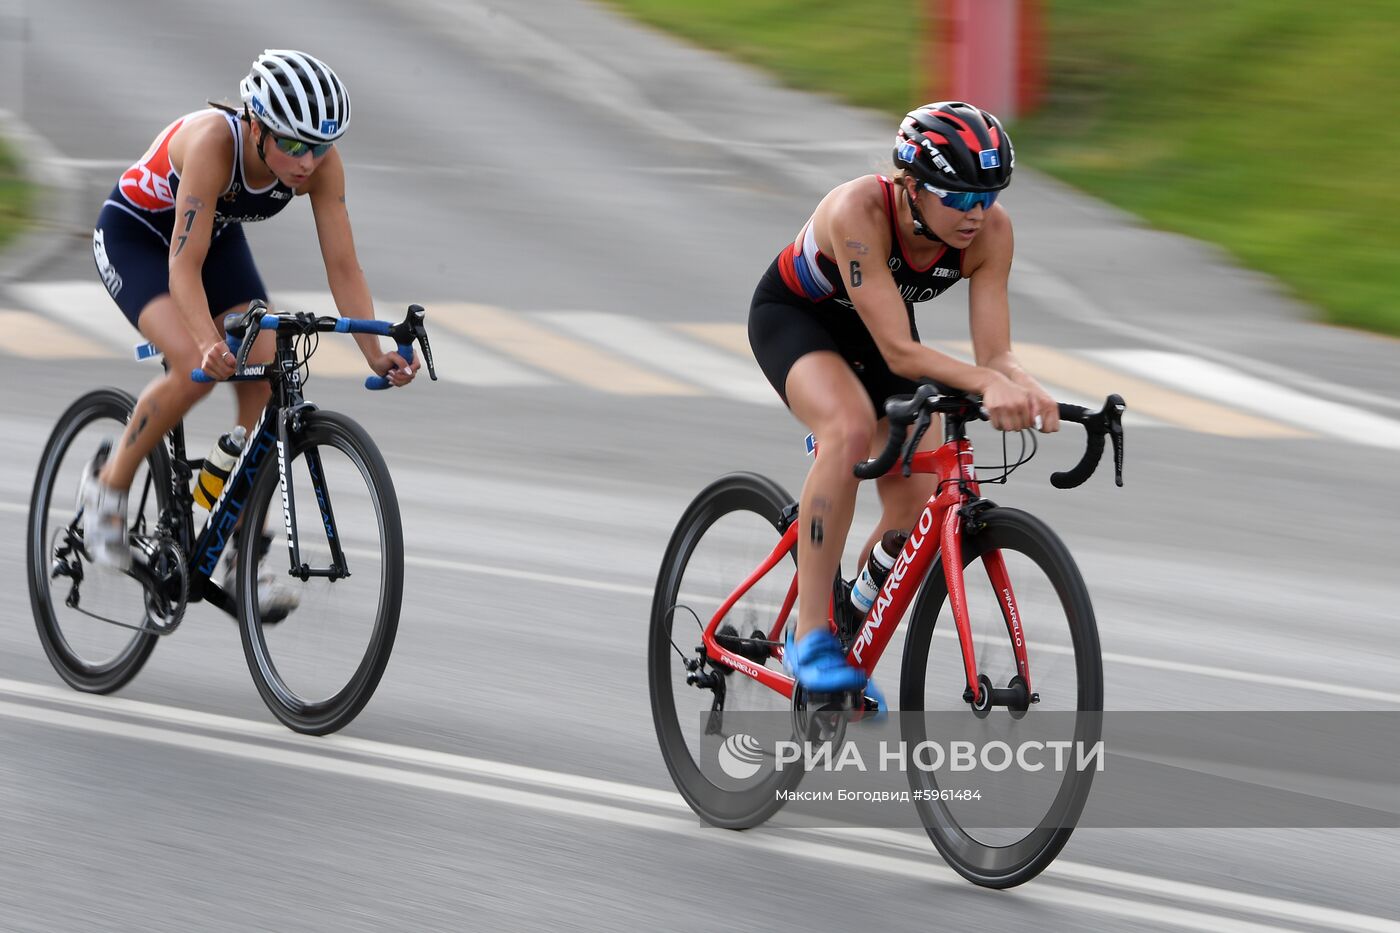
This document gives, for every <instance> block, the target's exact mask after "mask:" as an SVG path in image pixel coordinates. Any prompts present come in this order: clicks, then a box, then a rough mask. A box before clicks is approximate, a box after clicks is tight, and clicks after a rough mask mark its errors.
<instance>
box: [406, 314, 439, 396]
mask: <svg viewBox="0 0 1400 933" xmlns="http://www.w3.org/2000/svg"><path fill="white" fill-rule="evenodd" d="M427 313H428V312H427V311H425V310H424V309H423V306H422V305H409V306H408V317H409V320H411V321H412V322H413V324H412V327H413V336H414V338H415V339H417V341H418V345H419V346H420V347H422V348H423V362H424V363H426V364H427V366H428V378H429V379H431V380H432V381H434V382H437V368H436V367H434V366H433V348H432V347H431V346H430V345H429V344H428V328H427V325H426V324H425V323H424V322H423V318H424V316H425V315H427Z"/></svg>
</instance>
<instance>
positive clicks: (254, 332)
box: [233, 308, 264, 375]
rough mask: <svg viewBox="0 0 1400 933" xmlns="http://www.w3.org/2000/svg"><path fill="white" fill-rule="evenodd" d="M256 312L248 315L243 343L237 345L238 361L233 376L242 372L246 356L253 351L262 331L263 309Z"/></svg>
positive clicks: (246, 360) (246, 359) (234, 366)
mask: <svg viewBox="0 0 1400 933" xmlns="http://www.w3.org/2000/svg"><path fill="white" fill-rule="evenodd" d="M257 310H258V313H256V314H249V315H248V320H247V327H245V328H244V330H243V341H242V343H240V344H239V345H238V359H237V361H236V362H235V363H234V365H233V372H234V375H237V374H238V373H239V372H242V370H243V367H244V366H245V365H246V364H247V362H248V354H249V353H251V352H252V351H253V343H254V342H255V341H257V339H258V334H259V333H260V332H261V331H262V311H263V310H264V309H262V308H259V309H257Z"/></svg>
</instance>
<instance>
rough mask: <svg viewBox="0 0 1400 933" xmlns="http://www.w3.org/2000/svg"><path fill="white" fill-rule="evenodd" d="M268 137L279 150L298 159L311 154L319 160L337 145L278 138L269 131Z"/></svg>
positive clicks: (283, 137)
mask: <svg viewBox="0 0 1400 933" xmlns="http://www.w3.org/2000/svg"><path fill="white" fill-rule="evenodd" d="M264 129H266V127H264ZM267 135H268V136H271V137H272V141H273V142H274V143H275V144H276V145H277V148H278V149H279V150H281V151H282V152H285V153H286V154H287V155H289V156H295V157H297V158H300V157H301V156H303V155H305V154H306V153H307V152H310V153H311V156H312V158H315V159H319V158H320V157H321V156H323V155H325V154H326V152H327V151H328V150H329V149H330V148H331V146H334V145H335V143H307V142H302V141H301V140H300V139H292V138H291V137H289V136H278V135H277V134H276V133H274V132H272V131H271V130H267Z"/></svg>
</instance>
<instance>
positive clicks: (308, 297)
mask: <svg viewBox="0 0 1400 933" xmlns="http://www.w3.org/2000/svg"><path fill="white" fill-rule="evenodd" d="M270 297H271V298H272V300H273V302H274V303H275V304H276V305H277V306H278V307H281V308H285V309H286V310H288V311H310V312H311V313H312V314H338V313H339V312H338V311H337V310H336V307H335V300H334V299H333V298H332V297H331V295H330V293H329V292H310V291H307V292H299V291H281V292H276V293H274V294H272V295H271V296H270ZM407 307H408V303H407V302H401V303H395V302H389V301H384V300H382V299H375V313H376V316H377V317H379V318H380V319H381V320H386V321H393V320H403V314H404V309H405V308H407ZM431 315H432V311H431V309H430V310H429V317H428V327H429V330H428V342H429V343H430V344H432V348H433V365H434V366H435V367H436V368H437V374H438V378H439V379H444V380H446V381H448V382H456V383H461V384H463V385H471V386H543V385H550V384H551V383H553V381H554V380H552V379H550V378H549V377H548V376H546V375H544V374H543V373H539V372H536V371H535V370H533V369H529V368H527V367H525V366H520V365H518V364H516V363H514V362H512V361H511V360H509V359H507V358H505V357H503V356H501V354H499V353H497V352H495V351H494V350H489V349H487V348H486V347H483V346H481V345H480V344H478V343H476V342H474V341H471V340H467V339H465V338H462V337H458V336H455V335H453V334H451V333H444V332H443V330H442V328H437V329H433V327H432V316H431ZM337 340H339V341H343V344H342V345H341V347H339V348H338V349H339V350H340V353H341V354H344V353H347V352H348V353H352V354H353V356H354V357H358V358H359V361H358V365H357V366H355V367H353V369H354V372H352V373H350V375H354V374H355V373H360V372H362V373H363V374H364V375H366V376H368V375H369V374H370V373H369V367H368V366H366V365H365V364H364V360H363V357H360V354H359V352H358V349H357V348H356V346H355V342H354V340H353V338H351V337H350V336H349V335H339V334H322V335H321V341H320V344H319V345H318V349H317V353H318V354H319V353H320V347H324V346H326V344H327V343H329V342H334V341H337ZM380 344H381V346H383V347H384V348H385V349H388V346H389V341H387V340H381V341H380ZM336 363H337V367H336V369H337V372H336V374H337V375H341V374H344V373H341V372H340V369H341V368H342V367H341V366H340V365H339V364H340V358H336ZM316 372H317V369H316V361H315V360H314V359H313V360H312V363H311V374H312V375H313V376H314V375H316ZM421 372H422V374H423V376H424V378H426V376H427V372H428V371H427V369H426V368H424V369H423V370H422V371H421Z"/></svg>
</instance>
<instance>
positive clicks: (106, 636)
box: [25, 389, 170, 693]
mask: <svg viewBox="0 0 1400 933" xmlns="http://www.w3.org/2000/svg"><path fill="white" fill-rule="evenodd" d="M135 405H136V400H135V399H134V398H132V397H131V396H130V395H129V394H127V393H126V392H123V391H121V390H119V389H97V390H94V391H92V392H89V393H87V394H86V395H84V396H83V397H82V398H80V399H78V400H77V401H76V402H74V403H73V404H72V405H70V406H69V407H68V410H67V411H65V412H64V413H63V414H62V415H60V416H59V419H58V422H57V424H55V425H54V429H53V432H52V433H51V434H50V435H49V441H48V443H47V444H46V445H45V446H44V453H43V456H42V457H41V458H40V460H39V470H38V473H37V475H36V476H35V479H34V492H33V495H32V496H31V497H30V500H29V523H28V528H27V534H26V536H25V537H26V551H27V562H28V579H29V602H30V605H31V607H32V608H33V611H34V624H35V626H36V627H37V628H38V630H39V641H40V642H41V643H42V644H43V646H44V653H45V654H47V655H48V658H49V662H50V663H51V664H52V665H53V668H54V670H55V671H57V672H58V674H59V676H60V677H62V678H63V679H64V681H66V682H67V683H68V685H69V686H71V687H73V688H75V689H77V690H82V691H85V692H88V693H111V692H112V691H114V690H117V689H118V688H120V687H121V686H123V685H124V684H126V683H127V682H128V681H130V680H131V678H133V677H135V676H136V674H137V672H138V671H140V670H141V667H142V665H144V664H145V663H146V659H147V658H149V657H150V655H151V651H152V650H153V649H154V648H155V645H156V639H157V638H158V637H159V636H157V635H155V634H152V633H150V632H142V631H138V630H137V629H139V628H140V627H141V626H143V625H144V624H145V622H146V612H147V605H146V598H145V594H144V592H143V590H142V588H141V585H140V584H139V583H138V582H137V581H136V580H134V579H132V578H131V577H129V576H126V575H122V574H117V573H112V572H109V571H106V570H104V569H101V568H94V567H93V566H92V564H91V563H90V562H88V561H87V560H86V559H85V558H84V557H83V555H82V552H81V551H80V550H78V548H77V546H76V545H79V544H81V541H82V528H81V526H80V524H79V523H78V522H77V519H76V515H77V497H78V490H79V486H80V483H81V480H82V472H83V468H84V467H85V466H86V464H87V461H88V459H89V458H90V457H91V456H92V455H93V454H94V452H95V451H96V450H97V448H98V446H99V444H100V443H101V442H102V441H103V440H112V441H113V442H115V441H116V440H118V439H119V438H120V437H121V434H122V431H124V430H125V428H126V423H127V421H128V420H129V419H130V417H131V412H132V410H133V409H134V408H135ZM128 501H129V510H128V515H127V517H128V520H129V523H130V527H131V528H133V529H136V530H138V531H142V530H146V529H154V528H155V526H156V524H157V522H158V520H159V516H160V513H161V512H162V511H164V510H165V508H166V507H167V506H168V504H169V502H170V461H169V458H168V455H167V453H166V450H165V445H164V444H157V445H156V447H155V448H154V449H153V450H152V451H151V453H150V454H149V455H148V456H147V457H146V461H145V463H144V464H143V465H142V467H141V468H140V469H138V470H137V473H136V479H135V482H133V483H132V486H131V493H130V494H129V500H128ZM75 602H76V605H72V603H75ZM81 610H87V611H88V612H92V613H95V614H97V615H100V616H103V617H105V618H107V619H114V620H117V621H119V622H122V623H124V625H114V624H113V623H111V622H106V621H103V620H102V619H97V618H93V616H91V615H87V614H85V613H84V612H83V611H81ZM125 626H132V627H125Z"/></svg>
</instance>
